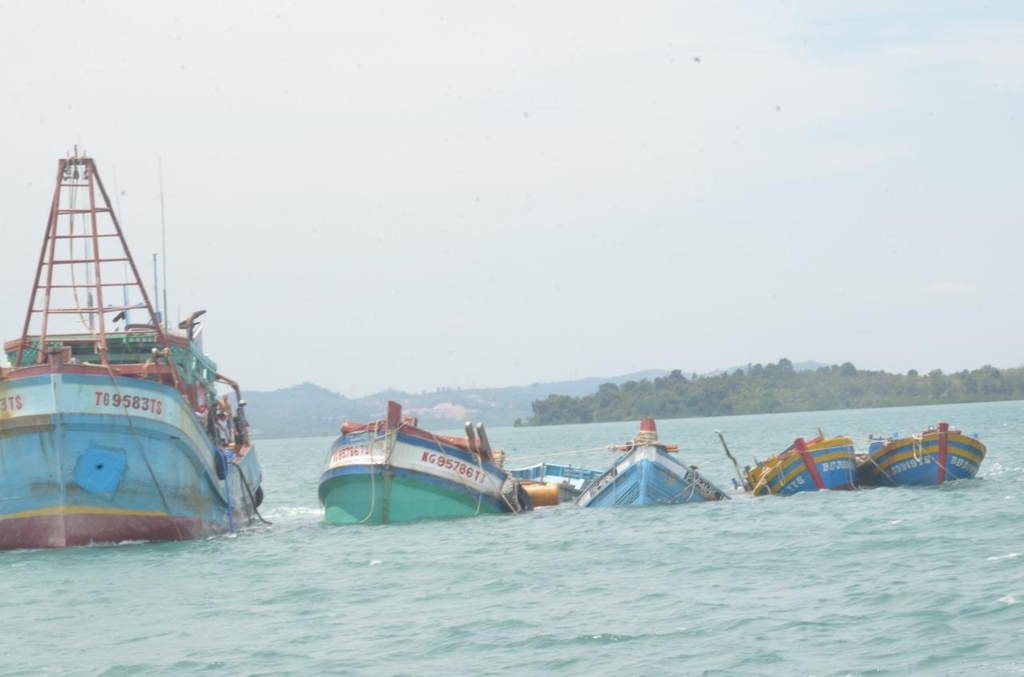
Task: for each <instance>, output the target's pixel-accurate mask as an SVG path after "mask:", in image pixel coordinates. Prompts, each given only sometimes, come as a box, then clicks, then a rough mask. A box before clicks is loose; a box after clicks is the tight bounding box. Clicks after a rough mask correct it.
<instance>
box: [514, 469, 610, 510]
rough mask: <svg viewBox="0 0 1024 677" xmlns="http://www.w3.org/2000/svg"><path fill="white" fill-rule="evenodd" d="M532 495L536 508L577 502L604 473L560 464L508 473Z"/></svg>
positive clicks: (515, 470)
mask: <svg viewBox="0 0 1024 677" xmlns="http://www.w3.org/2000/svg"><path fill="white" fill-rule="evenodd" d="M509 472H510V473H512V476H513V477H515V478H516V479H517V480H519V481H520V482H521V483H522V485H523V488H525V489H526V493H528V494H530V498H531V499H532V501H533V505H534V506H535V507H540V506H547V505H558V504H560V503H571V502H573V501H575V500H576V499H577V498H578V497H579V495H580V493H581V492H582V491H583V489H585V488H586V487H587V486H588V485H589V484H590V483H591V482H593V481H594V480H595V479H597V478H598V477H600V476H601V474H602V471H600V470H594V469H592V468H582V467H579V466H574V465H562V464H558V463H537V464H535V465H530V466H526V467H524V468H514V469H512V470H509Z"/></svg>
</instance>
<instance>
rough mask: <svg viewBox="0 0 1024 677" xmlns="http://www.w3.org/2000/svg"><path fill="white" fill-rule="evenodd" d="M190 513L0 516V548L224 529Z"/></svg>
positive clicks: (174, 537) (171, 537)
mask: <svg viewBox="0 0 1024 677" xmlns="http://www.w3.org/2000/svg"><path fill="white" fill-rule="evenodd" d="M226 531H227V529H226V528H220V527H218V526H217V525H214V524H209V523H207V522H203V521H202V520H200V519H196V518H190V517H164V516H150V515H34V516H31V517H10V518H6V519H0V550H13V549H15V548H67V547H73V546H78V545H89V544H92V543H119V542H121V541H184V540H191V539H195V538H204V537H206V536H211V535H213V534H217V533H224V532H226Z"/></svg>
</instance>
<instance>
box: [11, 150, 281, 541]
mask: <svg viewBox="0 0 1024 677" xmlns="http://www.w3.org/2000/svg"><path fill="white" fill-rule="evenodd" d="M100 200H102V201H100ZM202 314H203V311H197V312H195V313H192V314H191V315H190V316H189V317H188V319H187V320H185V321H183V322H182V323H181V324H180V325H178V326H177V327H174V328H172V327H169V326H168V325H167V324H166V323H165V322H163V321H162V320H161V317H160V316H159V312H158V311H157V310H154V308H153V306H152V305H151V304H150V302H149V295H148V294H147V293H146V290H145V287H144V286H143V284H142V282H141V279H140V277H139V274H138V270H137V269H136V266H135V262H134V260H133V259H132V257H131V254H130V252H129V250H128V245H127V243H126V241H125V239H124V235H123V233H122V231H121V226H120V224H119V223H118V221H117V217H116V216H115V214H114V210H113V208H112V206H111V204H110V200H109V198H108V197H107V192H106V190H105V188H104V186H103V182H102V181H101V180H100V176H99V173H98V172H97V169H96V166H95V163H94V162H93V160H92V159H91V158H88V157H79V156H77V154H76V155H75V156H71V157H68V158H65V159H62V160H60V163H59V167H58V171H57V187H56V189H55V192H54V196H53V202H52V206H51V210H50V216H49V221H48V225H47V230H46V237H45V238H44V240H43V247H42V251H41V253H40V255H39V264H38V267H37V270H36V278H35V283H34V285H33V287H32V292H31V298H30V300H29V307H28V312H27V314H26V317H25V324H24V329H23V332H22V335H21V336H20V337H19V338H17V339H15V340H13V341H9V342H7V343H6V344H5V345H4V354H5V357H6V360H7V361H8V362H9V364H10V366H9V367H6V368H0V549H12V548H59V547H65V546H75V545H85V544H89V543H105V542H119V541H135V540H183V539H193V538H200V537H205V536H209V535H213V534H221V533H226V532H229V531H235V530H236V529H238V528H239V527H241V526H243V525H246V524H248V523H250V522H252V521H254V520H255V519H256V518H257V517H258V512H257V507H258V506H259V504H260V501H261V500H262V497H263V489H262V487H261V473H260V466H259V462H258V461H257V456H256V450H255V448H254V447H253V444H252V441H251V439H250V436H249V424H248V421H247V419H246V415H245V401H244V400H243V399H242V398H241V391H240V389H239V387H238V384H237V383H235V382H234V381H232V380H231V379H228V378H226V377H224V376H222V375H221V374H219V373H218V372H217V367H216V365H215V364H214V362H213V361H212V360H210V358H208V357H207V356H206V355H205V353H204V352H203V350H202V341H201V329H202V327H201V324H200V322H199V317H200V316H201V315H202ZM218 384H223V385H226V386H228V387H229V388H230V389H231V390H232V391H233V392H234V395H235V404H234V406H232V404H231V403H230V399H229V397H228V396H226V395H225V396H224V397H218V393H217V385H218Z"/></svg>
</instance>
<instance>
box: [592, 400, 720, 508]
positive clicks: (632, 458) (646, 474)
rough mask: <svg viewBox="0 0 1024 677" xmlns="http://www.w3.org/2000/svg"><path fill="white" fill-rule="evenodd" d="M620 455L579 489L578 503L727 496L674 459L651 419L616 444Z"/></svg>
mask: <svg viewBox="0 0 1024 677" xmlns="http://www.w3.org/2000/svg"><path fill="white" fill-rule="evenodd" d="M616 449H617V450H618V451H619V452H622V453H623V456H622V457H621V458H620V459H618V460H617V461H616V462H615V463H613V464H612V466H611V467H610V468H608V470H606V471H605V472H604V473H603V474H601V476H599V477H597V478H596V479H594V480H593V481H592V482H591V483H590V485H589V486H587V487H586V488H585V489H583V491H582V492H581V493H580V495H579V498H577V499H576V504H577V505H579V506H581V507H601V506H609V505H671V504H677V503H701V502H704V501H721V500H725V499H727V498H729V496H728V495H727V494H726V493H725V492H723V491H722V490H721V489H719V488H718V487H716V486H715V485H714V484H712V483H711V482H710V481H708V480H707V479H706V478H704V477H703V476H702V475H701V474H700V473H699V472H697V469H696V468H695V467H693V466H688V465H685V464H683V463H681V462H680V461H678V460H677V459H676V458H675V457H674V456H673V454H676V453H678V450H679V449H678V447H677V446H676V445H674V444H673V445H669V444H662V443H660V442H658V428H657V425H656V424H655V422H654V419H653V418H651V417H649V416H648V417H647V418H645V419H643V420H642V421H641V422H640V432H639V433H638V434H637V436H636V437H634V438H633V439H632V440H630V441H629V442H627V443H626V444H624V445H622V446H619V447H616Z"/></svg>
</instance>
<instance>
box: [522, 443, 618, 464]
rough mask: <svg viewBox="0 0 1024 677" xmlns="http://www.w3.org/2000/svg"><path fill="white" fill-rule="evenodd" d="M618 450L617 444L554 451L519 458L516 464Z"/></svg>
mask: <svg viewBox="0 0 1024 677" xmlns="http://www.w3.org/2000/svg"><path fill="white" fill-rule="evenodd" d="M618 450H619V445H617V444H606V445H604V446H601V447H591V448H589V449H573V450H572V451H552V452H548V453H545V454H535V455H533V456H524V457H522V458H517V459H516V462H517V463H523V462H526V461H532V460H535V459H536V460H541V461H543V460H545V459H549V458H552V457H555V456H569V455H572V454H586V453H590V452H594V451H618Z"/></svg>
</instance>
